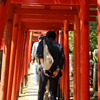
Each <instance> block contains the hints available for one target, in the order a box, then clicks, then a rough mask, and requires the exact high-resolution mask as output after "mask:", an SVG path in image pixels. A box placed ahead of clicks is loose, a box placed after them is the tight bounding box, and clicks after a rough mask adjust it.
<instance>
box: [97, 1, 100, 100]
mask: <svg viewBox="0 0 100 100" xmlns="http://www.w3.org/2000/svg"><path fill="white" fill-rule="evenodd" d="M97 5H98V10H97V14H98V100H100V0H97Z"/></svg>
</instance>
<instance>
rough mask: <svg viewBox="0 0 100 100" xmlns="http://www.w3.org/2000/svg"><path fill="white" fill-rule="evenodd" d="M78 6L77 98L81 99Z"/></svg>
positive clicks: (77, 18)
mask: <svg viewBox="0 0 100 100" xmlns="http://www.w3.org/2000/svg"><path fill="white" fill-rule="evenodd" d="M79 12H80V7H79V6H77V16H76V23H77V30H76V31H77V100H81V82H80V81H81V79H80V78H81V74H80V18H79Z"/></svg>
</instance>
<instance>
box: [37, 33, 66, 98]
mask: <svg viewBox="0 0 100 100" xmlns="http://www.w3.org/2000/svg"><path fill="white" fill-rule="evenodd" d="M46 38H47V39H46V40H45V44H47V46H48V49H49V52H50V54H51V55H52V57H53V59H54V63H53V64H52V66H51V67H50V69H49V70H48V71H46V70H45V69H44V68H43V67H44V57H43V40H42V41H41V42H40V43H39V45H38V48H37V57H38V58H39V60H40V63H41V64H40V80H39V81H40V84H39V90H38V100H43V96H44V92H45V86H46V84H47V81H48V80H49V82H50V100H56V95H57V85H58V80H59V77H61V76H62V73H61V69H62V66H63V64H64V51H63V47H62V46H61V45H60V44H59V43H57V42H56V41H55V38H56V33H55V32H54V31H48V32H47V34H46ZM46 72H49V73H52V75H51V76H50V75H49V73H46Z"/></svg>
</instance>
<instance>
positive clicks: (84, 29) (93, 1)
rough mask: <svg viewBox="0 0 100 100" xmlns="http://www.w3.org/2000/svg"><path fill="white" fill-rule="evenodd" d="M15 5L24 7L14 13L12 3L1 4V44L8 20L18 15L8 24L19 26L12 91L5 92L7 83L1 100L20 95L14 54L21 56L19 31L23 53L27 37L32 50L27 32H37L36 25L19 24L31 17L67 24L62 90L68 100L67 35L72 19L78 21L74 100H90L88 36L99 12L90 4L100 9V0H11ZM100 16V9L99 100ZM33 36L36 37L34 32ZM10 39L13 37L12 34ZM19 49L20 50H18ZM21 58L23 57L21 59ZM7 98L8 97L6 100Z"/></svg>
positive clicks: (99, 93) (14, 33)
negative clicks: (94, 17)
mask: <svg viewBox="0 0 100 100" xmlns="http://www.w3.org/2000/svg"><path fill="white" fill-rule="evenodd" d="M11 2H12V3H15V4H22V8H16V7H15V11H14V12H13V11H12V10H13V9H14V7H12V8H13V9H12V8H10V6H11V5H12V4H11V3H10V0H6V2H2V4H0V22H1V23H0V44H1V39H2V36H3V31H4V27H5V25H6V21H7V19H12V20H13V15H14V21H12V20H8V24H9V25H7V26H9V27H11V24H12V22H14V23H15V24H13V28H12V29H13V35H12V41H13V43H14V46H13V44H12V45H11V51H12V52H11V57H9V58H10V60H9V61H10V71H9V80H8V81H7V82H8V84H7V83H6V85H8V90H7V92H5V89H6V88H7V86H6V85H5V84H4V86H3V85H2V89H4V90H3V91H2V93H1V94H2V96H1V97H3V98H2V99H1V100H6V99H5V98H6V96H7V100H10V99H11V96H12V98H15V97H14V95H15V96H16V91H15V93H14V92H13V94H12V93H11V91H12V83H13V77H12V76H13V75H14V74H15V72H16V70H15V72H13V71H14V64H15V66H17V65H16V64H17V63H18V62H17V61H16V63H14V62H15V60H14V59H15V55H14V54H15V53H18V51H17V52H15V51H16V49H18V47H17V42H18V41H17V40H16V38H17V33H18V32H19V31H20V32H22V33H23V36H21V34H20V33H19V34H18V37H19V38H20V37H22V41H21V39H19V41H20V42H22V44H19V42H18V45H19V46H20V47H21V45H22V47H21V50H24V48H25V45H26V44H25V40H26V38H27V47H28V45H29V44H30V46H31V40H32V39H31V37H30V43H29V44H28V41H29V36H28V35H29V34H28V33H29V31H27V34H28V35H26V30H27V28H28V29H34V27H35V26H33V27H31V26H30V25H29V26H27V25H25V24H23V23H21V22H20V21H19V20H20V19H22V20H23V22H24V21H25V20H27V21H28V20H29V18H30V19H31V20H35V19H39V20H43V21H44V22H48V21H49V20H50V19H51V18H52V19H53V20H51V21H50V22H51V23H52V22H56V23H57V21H58V22H60V20H61V21H62V20H63V22H62V23H63V24H64V52H65V64H64V70H63V71H64V72H63V77H64V83H62V84H64V89H62V88H61V89H62V90H63V91H64V92H63V93H64V99H65V100H69V83H68V82H69V76H68V73H69V72H68V69H69V68H68V66H69V60H68V58H69V57H68V55H69V53H68V34H67V33H68V31H69V27H68V23H69V20H71V21H74V54H75V55H74V71H75V75H74V78H75V80H74V82H75V83H74V91H76V92H74V100H89V36H88V35H89V15H96V12H95V11H90V12H89V5H90V7H91V8H92V7H93V8H94V7H96V6H97V4H98V8H100V3H99V0H98V2H97V0H90V2H89V1H88V0H70V1H69V0H59V1H58V0H54V1H53V0H50V1H46V0H38V2H37V0H34V1H33V0H27V1H26V0H11ZM26 4H28V5H26ZM31 4H32V6H34V5H35V6H36V5H42V6H41V8H39V7H32V6H31ZM45 5H46V6H45ZM55 5H56V6H55ZM59 5H60V7H62V8H63V9H65V10H62V9H61V8H60V7H58V6H59ZM65 5H69V6H68V8H66V7H65ZM71 5H72V6H71ZM63 6H64V7H63ZM74 7H76V8H77V9H76V10H75V8H74ZM79 7H80V8H79ZM24 8H27V9H24ZM28 8H32V9H31V10H29V9H28ZM34 8H35V9H36V8H37V9H38V8H39V10H35V9H34ZM55 8H56V10H54V9H55ZM33 9H34V10H33ZM40 9H42V10H40ZM43 9H45V10H43ZM51 9H52V10H51ZM60 9H61V10H60ZM66 9H68V11H66ZM46 10H47V11H46ZM48 10H50V11H49V12H48ZM8 11H10V12H9V13H10V15H12V16H11V17H9V18H7V17H8ZM25 11H26V13H25ZM18 12H19V13H18ZM11 13H12V14H11ZM33 13H34V15H33ZM48 13H49V14H51V15H44V14H48ZM99 13H100V12H99V9H98V100H100V92H99V91H100V86H99V84H100V78H99V77H100V76H99V75H100V68H99V66H100V60H99V59H100V53H99V51H100V50H99V49H100V42H99V41H100V39H99ZM23 14H26V15H23ZM35 14H40V15H35ZM58 14H59V17H58V16H56V15H58ZM2 15H3V16H2ZM10 15H9V16H10ZM62 15H63V16H62ZM68 15H70V16H68ZM73 15H74V16H73ZM23 18H24V19H23ZM90 18H91V17H90ZM45 19H46V20H47V21H46V20H45ZM56 20H57V21H56ZM67 20H68V21H67ZM92 20H93V19H92ZM93 21H94V20H93ZM32 22H34V21H32ZM21 24H22V25H21ZM23 25H24V26H23ZM25 27H26V29H25ZM41 27H42V26H41ZM41 27H39V28H38V27H35V29H40V28H41ZM49 27H50V26H49ZM49 27H48V29H54V30H56V31H57V30H58V29H59V28H57V29H55V28H54V27H52V24H51V28H49ZM21 28H22V29H21ZM18 29H19V30H18ZM44 29H45V30H46V29H47V27H46V28H44V27H43V28H42V29H41V30H44ZM7 30H9V28H8V29H7ZM80 30H81V31H80ZM9 31H10V30H9ZM17 31H18V32H17ZM10 33H11V32H10ZM7 35H8V34H7ZM9 35H10V34H9ZM30 35H31V36H32V33H31V34H30ZM26 36H27V37H26ZM62 36H63V34H62ZM23 37H24V38H23ZM10 38H11V35H10ZM84 40H85V41H84ZM5 41H8V40H7V39H6V40H5ZM10 41H11V39H10ZM62 42H63V40H62ZM62 45H63V43H62ZM15 46H16V47H17V48H15ZM30 46H29V47H30ZM8 47H9V46H8ZM26 51H27V49H26ZM26 51H25V52H26ZM29 51H30V50H29ZM25 52H23V53H22V62H21V59H20V60H19V62H20V63H19V65H21V64H23V61H24V59H23V58H24V53H25ZM79 52H80V53H79ZM8 54H10V53H8ZM29 54H30V52H29ZM16 55H17V54H16ZM81 55H84V56H81ZM18 58H21V56H20V57H18ZM16 59H17V57H16ZM76 64H77V65H76ZM7 66H9V65H7ZM84 66H85V67H84ZM3 67H4V66H3ZM76 68H77V69H76ZM75 69H76V70H75ZM6 70H9V68H8V69H6ZM5 72H8V71H5ZM19 72H22V71H19ZM11 74H12V75H11ZM6 75H7V74H6ZM6 75H5V76H6ZM5 76H2V77H4V78H5ZM19 76H20V74H19ZM18 80H19V78H18ZM62 80H63V79H62ZM17 82H19V81H17ZM18 84H19V83H18ZM18 88H19V86H17V89H18ZM80 88H81V90H80ZM13 90H14V89H13ZM6 93H7V95H6ZM4 96H5V98H4ZM12 100H14V99H12Z"/></svg>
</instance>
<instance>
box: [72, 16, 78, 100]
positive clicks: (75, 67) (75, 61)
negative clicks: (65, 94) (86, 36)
mask: <svg viewBox="0 0 100 100" xmlns="http://www.w3.org/2000/svg"><path fill="white" fill-rule="evenodd" d="M74 17H75V18H74V89H73V90H74V94H73V97H74V100H77V31H76V30H77V26H76V23H77V22H76V16H74Z"/></svg>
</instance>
